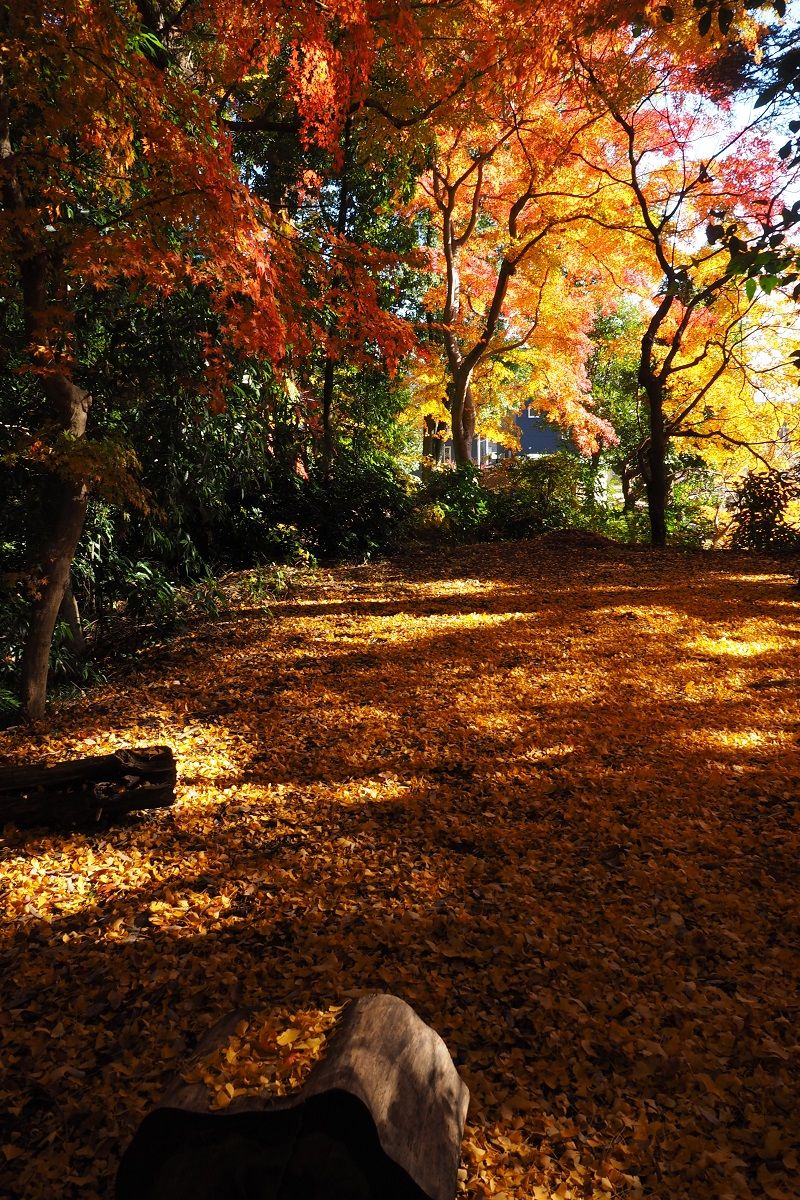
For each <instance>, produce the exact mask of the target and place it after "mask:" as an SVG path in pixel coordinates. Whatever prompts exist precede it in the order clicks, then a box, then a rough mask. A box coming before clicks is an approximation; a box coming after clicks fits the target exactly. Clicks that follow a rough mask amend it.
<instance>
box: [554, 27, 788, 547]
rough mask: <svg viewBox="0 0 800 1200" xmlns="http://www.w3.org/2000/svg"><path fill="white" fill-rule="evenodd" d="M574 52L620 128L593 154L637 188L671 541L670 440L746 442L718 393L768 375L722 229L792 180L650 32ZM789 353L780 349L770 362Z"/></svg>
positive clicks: (648, 450) (646, 388)
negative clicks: (612, 149) (724, 416)
mask: <svg viewBox="0 0 800 1200" xmlns="http://www.w3.org/2000/svg"><path fill="white" fill-rule="evenodd" d="M576 59H577V63H578V67H579V70H580V72H581V74H582V76H583V78H584V80H585V81H586V83H587V85H588V87H589V89H590V93H591V96H592V98H593V100H594V102H599V103H600V104H601V105H602V107H603V109H604V110H605V112H606V113H607V114H608V116H609V117H610V119H611V121H612V122H613V124H614V125H615V126H616V128H617V130H618V131H619V132H620V133H621V134H622V143H621V147H620V151H618V152H617V153H615V154H610V153H609V152H608V150H606V152H605V153H604V154H603V155H602V156H600V157H598V158H596V159H595V160H594V161H595V165H596V166H597V168H598V170H600V171H602V172H603V173H604V174H605V176H606V177H607V178H608V179H609V180H610V181H613V182H615V183H617V184H624V186H625V187H626V188H627V189H629V192H630V196H631V200H632V202H633V206H632V208H633V214H634V217H635V218H637V219H635V222H634V224H632V225H631V227H630V228H631V230H632V231H634V232H635V233H636V236H637V237H638V239H639V240H640V243H641V245H642V247H643V251H642V257H641V267H642V269H643V272H644V274H645V276H646V273H647V272H648V271H649V272H650V277H651V279H652V280H653V283H654V285H655V286H654V288H653V291H652V292H651V295H652V303H651V308H650V313H649V318H648V321H647V325H646V328H645V330H644V333H643V336H642V341H641V349H640V356H639V365H638V385H639V388H640V390H641V394H642V396H643V398H644V402H645V407H646V411H647V415H648V431H647V437H646V439H645V440H644V441H643V442H642V444H641V446H640V450H639V469H640V471H641V474H642V477H643V479H644V482H645V487H646V492H647V501H648V511H649V517H650V527H651V539H652V542H653V544H654V545H663V544H664V542H665V540H666V507H667V502H668V496H669V477H668V472H667V468H666V451H667V446H668V444H669V442H670V440H671V439H672V438H675V437H684V438H693V439H694V440H695V441H697V440H699V439H703V438H712V437H715V438H717V439H718V440H728V441H732V440H733V441H735V440H741V435H740V434H737V433H736V432H735V431H731V430H730V428H728V429H726V428H725V425H726V422H725V421H721V420H719V419H718V411H717V404H718V400H717V397H718V396H719V394H720V392H721V391H724V389H725V388H728V389H730V388H731V387H736V388H737V391H738V394H742V392H743V390H744V391H746V392H747V394H748V395H752V394H753V392H754V391H755V392H757V391H758V389H759V387H760V386H761V385H760V384H759V382H758V379H757V376H758V375H759V374H760V375H762V378H763V371H762V367H763V359H761V358H760V357H759V354H761V353H763V350H764V340H763V338H761V339H759V338H757V337H756V336H755V331H756V330H759V329H761V328H762V327H763V324H764V322H763V319H762V317H761V314H760V311H759V310H758V309H757V307H756V306H755V305H754V301H753V295H754V289H753V288H751V287H749V286H748V285H746V284H745V283H744V281H743V280H742V279H741V278H740V277H738V276H737V274H736V272H735V269H734V268H733V267H732V264H731V257H730V254H729V252H728V249H727V248H726V245H725V244H724V240H725V235H726V234H729V235H731V236H737V237H740V238H741V233H737V232H736V231H741V230H748V229H749V228H752V227H753V225H755V226H756V227H758V224H759V223H764V222H768V221H769V220H770V214H771V213H772V212H773V211H774V209H775V207H776V205H777V206H778V207H780V199H779V197H780V195H781V193H782V191H783V190H784V189H785V188H786V187H787V180H786V178H785V177H784V175H783V172H782V169H781V163H780V160H779V158H778V156H777V155H776V154H775V152H774V151H773V149H772V147H771V145H770V143H769V142H768V141H767V140H766V138H765V137H764V136H762V129H761V126H762V119H760V118H756V119H755V120H751V121H750V122H748V123H747V124H746V125H745V126H742V125H739V126H738V127H737V125H736V123H735V121H734V120H733V119H732V118H729V119H728V120H725V119H721V117H720V114H719V111H718V110H716V111H715V110H712V108H711V106H710V105H709V103H708V101H707V100H706V99H705V98H704V97H703V95H702V94H701V93H700V92H699V90H698V88H697V85H696V81H695V79H694V77H693V75H692V73H691V71H689V70H688V69H687V68H686V67H685V66H683V65H682V66H678V65H676V64H675V63H674V61H672V60H670V59H669V58H667V57H666V56H665V55H664V53H663V51H662V50H661V49H660V47H659V46H658V45H657V44H656V43H655V41H654V39H653V38H652V37H649V36H647V35H642V36H641V37H639V38H637V39H634V40H633V41H631V40H630V39H629V38H627V37H625V38H623V37H620V36H619V35H617V34H611V35H609V36H608V39H607V40H605V41H601V43H600V45H595V46H593V47H592V48H591V49H586V50H583V49H579V50H578V51H577V54H576ZM613 144H614V143H613V142H612V141H609V143H608V145H609V146H611V145H613ZM745 236H746V234H745ZM768 323H769V322H768V321H767V324H768ZM759 340H760V351H759V353H756V351H755V346H756V344H757V343H758V342H759ZM751 348H752V350H751ZM787 365H788V360H787V359H786V358H785V355H783V354H782V355H779V356H778V357H777V359H776V360H775V362H774V363H773V364H771V367H772V368H775V367H786V366H787ZM737 380H738V383H737ZM727 407H728V409H730V405H728V406H727ZM728 415H729V416H730V413H729V414H728ZM727 424H728V426H729V425H730V422H729V421H728V422H727Z"/></svg>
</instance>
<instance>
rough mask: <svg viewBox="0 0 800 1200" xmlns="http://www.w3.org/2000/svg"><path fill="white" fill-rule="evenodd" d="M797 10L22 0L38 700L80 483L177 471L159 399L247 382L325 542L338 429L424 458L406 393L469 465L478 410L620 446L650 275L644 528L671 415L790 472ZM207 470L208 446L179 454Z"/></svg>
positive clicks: (166, 402)
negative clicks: (621, 378)
mask: <svg viewBox="0 0 800 1200" xmlns="http://www.w3.org/2000/svg"><path fill="white" fill-rule="evenodd" d="M784 15H785V14H784V13H783V12H782V6H781V4H778V3H776V4H774V5H755V4H753V3H752V2H751V0H747V2H746V3H745V4H744V5H737V4H731V5H727V4H720V5H716V4H713V3H708V4H699V5H698V4H696V3H695V4H692V5H689V4H678V5H674V6H673V5H662V6H656V7H653V8H650V7H647V6H645V7H641V6H638V5H637V6H632V5H630V4H629V3H620V2H619V0H588V2H585V3H581V4H579V5H578V6H577V7H574V6H573V7H571V8H570V9H569V11H565V10H564V8H563V6H561V5H556V4H546V3H542V4H539V5H538V6H537V7H536V10H535V12H534V11H533V10H531V8H530V6H529V5H527V4H522V3H518V2H516V0H494V2H493V3H491V4H476V3H472V2H471V0H458V2H457V3H455V4H450V3H447V4H444V3H440V2H438V0H431V2H430V3H426V4H423V5H419V4H412V3H398V4H391V5H389V6H385V5H384V4H382V3H363V4H338V3H337V4H330V5H319V4H317V3H311V2H308V3H301V4H284V3H276V2H264V3H252V2H249V0H188V2H183V3H179V2H178V0H163V2H161V3H159V2H156V0H153V2H151V0H125V2H123V3H116V2H115V3H111V2H110V0H69V2H67V3H63V4H59V5H58V6H51V5H49V4H47V3H46V2H43V0H25V3H22V4H18V5H15V6H12V7H7V8H4V9H3V12H2V15H1V16H0V34H1V35H2V80H1V82H0V89H1V90H0V158H1V159H2V175H1V177H0V197H1V199H2V212H1V214H0V287H2V292H3V310H2V319H3V334H4V338H3V341H4V350H5V355H6V362H7V364H8V372H7V376H6V380H5V383H4V384H3V390H2V405H3V412H4V414H7V415H5V416H4V422H3V423H4V429H5V435H4V436H5V442H6V444H5V446H4V463H5V471H6V485H5V486H6V491H7V494H8V497H9V503H10V504H11V505H13V506H14V508H15V511H16V512H17V513H20V514H22V515H23V517H24V521H23V523H24V525H25V532H24V538H23V541H24V545H21V544H20V545H17V543H15V547H14V553H13V555H12V557H15V561H14V562H13V563H12V564H11V565H12V567H13V568H14V571H13V572H12V574H14V577H15V579H16V580H17V581H18V582H19V580H21V579H23V577H24V587H25V589H26V595H27V598H28V605H29V609H28V611H29V619H28V621H27V627H28V629H27V635H26V638H25V648H24V653H23V655H22V664H21V670H22V691H23V699H24V704H25V708H26V710H27V711H28V712H29V714H30V715H32V716H40V715H41V713H42V712H43V706H44V698H45V681H46V674H47V663H48V656H49V654H50V647H51V641H52V636H53V631H54V629H55V627H56V623H57V621H58V619H59V612H60V611H62V610H63V605H64V603H65V598H68V597H69V594H70V588H71V583H70V575H71V569H72V563H73V560H74V559H75V555H76V553H77V552H78V548H79V544H80V540H81V536H82V531H83V530H84V527H85V521H86V514H87V506H89V505H91V504H92V503H94V499H100V500H103V501H104V502H107V503H111V504H113V505H117V506H122V508H127V509H128V510H130V509H131V508H132V507H133V508H134V509H136V508H138V510H139V512H140V513H141V512H144V511H145V510H147V509H148V508H149V509H150V510H151V512H155V511H156V510H158V509H159V507H160V505H161V501H162V500H163V499H164V497H161V498H159V496H158V495H157V493H158V487H156V488H155V490H154V489H153V488H152V487H150V488H148V487H145V486H143V482H142V481H143V479H144V478H147V476H148V474H149V476H150V478H151V479H155V478H156V477H163V475H164V472H163V470H162V469H161V467H159V469H158V470H157V471H153V469H152V468H153V466H154V464H155V463H156V462H158V463H162V462H163V459H164V455H163V453H162V454H160V455H157V454H156V451H155V448H154V446H153V444H152V432H153V428H154V425H155V426H161V427H163V428H164V430H165V436H166V437H167V438H168V441H169V453H170V455H171V456H172V457H173V459H174V456H175V455H176V454H178V455H179V457H180V456H181V454H183V451H180V452H179V451H178V448H177V444H176V442H175V438H174V437H173V435H172V434H167V433H166V429H167V427H170V426H172V428H173V431H174V433H175V436H177V438H178V439H179V440H180V441H181V443H182V444H183V446H184V447H185V446H187V445H188V443H189V441H191V438H190V437H189V434H188V431H187V427H186V424H185V414H186V413H188V411H189V409H194V406H195V405H196V403H197V402H201V403H203V404H205V405H206V407H207V411H208V412H209V413H210V414H211V415H213V414H218V415H220V416H222V415H223V414H224V413H225V412H235V411H237V410H239V409H241V407H242V405H244V406H245V408H246V409H247V415H246V416H245V417H244V418H243V419H244V422H245V425H246V427H247V428H248V429H249V430H250V432H251V434H254V436H255V440H254V441H252V442H251V443H250V444H251V446H253V447H255V446H256V445H257V444H258V445H259V446H260V449H259V450H258V452H257V455H256V456H257V457H258V454H260V455H262V456H263V458H264V461H265V462H266V461H268V462H269V463H271V464H272V467H271V468H270V469H272V470H277V469H278V467H277V466H275V464H276V463H279V464H280V471H281V472H282V479H283V482H281V483H280V484H277V483H276V482H275V480H274V479H272V482H271V483H269V485H265V487H266V491H267V492H269V493H270V494H271V495H273V496H277V495H281V496H283V497H284V499H286V491H287V487H288V489H289V492H291V490H292V488H295V489H296V483H292V481H291V480H292V477H293V478H294V479H295V481H296V480H297V479H301V480H302V479H316V477H317V475H318V476H319V478H318V491H317V493H316V494H317V498H318V499H317V501H315V503H318V504H319V505H321V506H322V507H321V510H320V514H319V515H318V517H317V518H315V520H316V522H317V527H318V529H319V530H320V534H319V536H320V538H321V539H322V541H323V542H325V540H326V539H327V541H328V542H330V540H331V519H330V515H331V512H332V509H331V500H330V498H331V497H332V496H333V495H334V494H339V493H336V487H337V486H338V485H336V483H335V475H336V471H337V469H338V468H337V465H336V464H337V460H338V461H339V465H340V467H341V468H342V470H344V476H345V477H346V475H347V470H349V468H345V467H344V463H343V460H342V455H344V457H345V458H346V457H347V452H348V447H350V449H351V450H352V448H353V447H354V446H357V445H358V446H361V447H362V449H363V447H364V446H365V445H366V444H369V445H370V446H371V447H372V451H371V452H376V453H379V454H380V453H385V454H386V455H388V456H389V458H394V459H395V460H396V461H400V460H402V457H403V454H404V453H405V451H404V449H403V446H402V442H403V436H404V435H403V434H402V432H401V431H402V428H403V418H401V413H402V412H403V410H405V412H406V417H405V426H406V428H408V426H409V423H413V422H421V421H422V419H423V418H426V419H427V420H428V421H429V422H431V421H432V422H433V426H432V428H433V430H434V434H435V435H436V436H439V435H440V434H444V433H446V432H449V433H450V434H451V436H452V441H453V450H454V455H455V459H456V461H457V462H458V463H460V464H462V465H464V464H467V463H468V462H469V461H470V458H471V456H472V443H473V439H474V436H475V435H476V434H477V435H478V436H481V435H483V436H484V437H485V436H488V435H489V434H492V435H493V436H495V438H496V439H498V440H499V441H500V442H505V443H506V444H508V445H513V444H514V441H515V438H516V433H515V431H514V430H515V426H514V417H515V414H516V413H518V412H519V410H520V409H521V408H522V407H523V406H526V407H530V406H533V408H535V409H536V410H538V411H540V412H542V413H543V414H545V415H547V416H548V417H549V418H550V419H551V420H554V421H555V422H556V423H558V424H559V425H560V426H561V427H562V428H563V429H564V430H565V432H566V433H567V434H568V436H570V437H571V438H572V439H573V441H574V443H575V445H576V446H577V447H578V449H579V450H580V451H581V452H582V453H583V454H584V455H586V456H588V457H591V456H597V455H598V454H599V453H601V452H602V451H603V450H604V449H605V450H610V448H611V447H612V446H614V445H615V444H616V443H617V442H618V440H619V436H620V435H619V432H618V431H617V430H616V429H615V428H614V425H613V420H611V419H610V415H609V413H608V412H606V413H603V412H601V411H600V410H599V409H598V407H597V401H596V398H595V397H593V395H592V390H591V381H590V373H589V364H590V361H591V358H592V354H593V343H592V338H591V331H592V329H593V328H594V326H595V324H596V322H597V320H598V319H600V318H602V317H603V315H604V314H609V313H611V312H612V311H613V310H614V309H615V308H617V307H619V306H620V305H623V306H624V305H625V304H629V303H631V301H632V298H633V297H636V298H637V299H636V303H637V304H638V306H639V311H640V313H641V314H642V319H643V321H644V331H643V334H642V340H641V348H640V360H639V366H638V370H637V377H636V381H635V383H632V386H633V387H634V389H635V392H636V394H635V396H634V397H633V398H632V400H633V403H634V404H636V405H643V411H646V413H647V429H646V430H643V434H642V437H641V439H640V442H639V445H638V447H637V449H636V465H635V471H634V473H638V475H639V476H640V477H641V480H642V482H643V485H644V488H645V490H646V493H647V499H648V507H649V517H650V526H651V534H652V538H653V540H654V541H655V542H656V543H659V542H663V540H664V538H665V537H666V515H665V514H666V509H667V506H668V504H669V500H670V495H671V478H670V474H669V470H668V468H667V456H668V453H669V447H670V443H671V442H673V441H675V440H676V439H684V440H685V441H686V442H688V443H689V445H690V447H691V449H692V451H693V452H694V453H695V454H696V455H698V456H699V457H700V458H703V459H709V461H711V460H712V459H713V457H714V456H717V458H719V455H720V453H728V452H729V451H731V450H732V449H733V448H738V449H741V450H745V451H747V450H748V449H750V450H751V451H752V458H753V461H755V462H758V461H760V462H761V463H762V464H764V465H765V466H767V467H771V466H772V465H778V466H780V467H784V466H786V463H785V462H783V460H781V462H780V463H777V464H776V463H775V460H776V455H777V456H778V457H780V454H781V453H782V452H783V451H782V450H781V449H780V447H784V448H785V444H786V440H787V434H786V430H788V429H793V428H794V425H795V421H794V417H793V413H794V393H793V383H792V382H790V380H791V379H792V378H793V377H792V376H791V374H790V372H791V371H792V370H794V369H795V368H796V366H797V363H798V361H800V342H798V339H797V332H796V326H797V320H796V313H795V311H794V309H793V308H791V304H792V303H793V302H792V300H791V294H792V292H793V291H795V292H796V290H797V286H798V285H797V279H798V274H797V270H796V265H797V264H796V256H797V251H796V249H795V243H794V242H793V240H792V238H793V232H794V229H795V226H796V224H797V221H798V217H800V201H797V200H796V199H795V192H794V191H793V189H794V187H795V177H796V174H797V167H798V156H797V155H796V152H795V151H796V148H795V146H794V142H793V140H792V136H791V135H792V133H793V132H796V130H795V128H794V127H795V125H796V121H793V120H791V119H790V117H789V115H788V114H786V112H785V105H786V102H787V97H789V98H790V97H791V93H792V89H793V87H794V86H795V78H796V77H795V75H794V74H793V67H792V63H793V61H794V60H793V59H792V51H791V49H789V48H787V35H786V32H785V27H784V24H783V18H784ZM773 45H774V47H775V48H774V49H772V47H773ZM762 46H765V47H767V53H766V56H765V55H764V52H763V50H762ZM759 64H761V65H759ZM748 89H749V90H748ZM748 96H749V98H750V103H752V102H753V100H755V101H756V108H755V109H754V110H750V111H748V110H747V109H746V103H747V97H748ZM773 121H774V122H776V123H777V125H776V127H777V130H778V134H779V136H778V137H777V138H776V137H775V136H773V133H772V132H771V124H770V123H771V122H773ZM787 122H788V134H789V140H788V141H783V137H784V132H785V131H784V129H783V127H784V126H785V125H787ZM781 143H783V144H781ZM785 297H788V298H789V299H785ZM123 362H125V363H126V364H127V365H126V366H125V367H124V369H120V364H121V363H123ZM194 411H195V412H196V414H197V416H196V419H197V420H199V421H200V422H201V423H202V422H203V421H204V420H205V418H203V417H201V416H200V415H199V410H196V409H194ZM170 414H173V415H170ZM175 414H184V415H178V416H177V417H175V416H174V415H175ZM176 421H177V423H176ZM254 431H261V432H257V433H254ZM778 431H782V432H780V434H779V432H778ZM248 436H249V435H248ZM216 445H217V447H218V450H219V455H220V456H224V455H225V454H227V451H225V450H223V448H222V443H220V442H217V443H216ZM776 446H778V450H776V449H775V447H776ZM204 453H205V452H204ZM235 453H236V456H239V454H240V452H239V450H238V449H237V450H236V452H235ZM398 456H399V459H398ZM201 457H202V456H201ZM207 457H208V456H207V454H206V458H207ZM784 457H785V456H784ZM737 461H738V460H737ZM174 465H175V463H174V461H173V462H171V463H170V464H169V466H168V468H167V474H168V475H171V474H174V471H173V467H174ZM631 469H633V460H632V461H631V463H630V464H629V471H630V470H631ZM185 470H186V472H187V480H188V477H189V476H191V475H197V476H198V477H199V476H203V475H204V473H205V468H204V467H203V465H202V463H199V462H198V461H196V460H195V459H192V456H191V455H189V457H188V459H187V461H186V466H185ZM236 470H238V468H235V469H234V474H235V471H236ZM258 470H260V468H258ZM258 470H257V471H256V474H258ZM142 472H143V474H142ZM212 476H213V477H218V478H219V479H220V480H222V479H223V478H226V479H229V480H232V479H233V476H232V475H231V472H230V470H228V469H227V468H226V469H223V470H222V471H221V472H219V471H216V469H215V470H214V471H212V472H211V474H210V475H208V476H207V478H209V479H210V478H211V477H212ZM254 478H255V477H253V479H254ZM242 482H243V487H242V488H241V489H240V492H241V497H240V498H241V499H245V493H248V500H249V501H252V503H253V504H254V505H255V507H256V508H258V505H259V504H262V501H263V497H261V498H259V497H258V496H257V495H256V493H257V492H258V487H257V486H255V483H253V486H251V484H250V483H246V482H245V481H244V480H243V481H242ZM219 486H220V487H223V488H224V487H225V486H227V485H225V484H223V483H220V485H219ZM315 486H316V485H315ZM215 488H216V485H213V486H211V485H210V493H213V492H214V490H215ZM276 489H277V490H276ZM186 490H187V493H188V492H189V491H191V488H189V489H186ZM173 491H174V489H173ZM216 495H217V499H218V497H219V490H218V489H217V492H216ZM326 496H327V499H326V498H325V497H326ZM186 503H187V504H194V501H193V500H192V499H191V497H190V496H189V495H188V494H187V496H186ZM210 503H211V506H212V507H213V505H214V503H216V501H214V500H211V501H210ZM287 503H288V502H287ZM337 503H338V502H337ZM326 505H327V511H328V516H325V515H324V512H323V511H322V510H324V509H325V506H326ZM276 506H277V508H279V507H280V505H279V504H278V503H277V501H276ZM195 507H196V505H195ZM207 507H208V506H207ZM290 510H291V505H289V507H288V509H287V511H290ZM325 528H327V529H328V532H327V534H326V533H325V532H324V529H325ZM11 540H12V541H13V540H14V539H11ZM17 540H18V539H17ZM16 559H19V562H17V561H16ZM15 586H16V585H15Z"/></svg>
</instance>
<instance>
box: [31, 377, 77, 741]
mask: <svg viewBox="0 0 800 1200" xmlns="http://www.w3.org/2000/svg"><path fill="white" fill-rule="evenodd" d="M45 390H46V392H47V394H48V399H49V400H50V401H51V407H52V409H53V416H54V417H55V418H56V420H57V424H58V428H60V429H61V430H64V431H65V432H67V433H69V434H70V435H71V436H72V437H73V438H81V437H83V436H84V434H85V432H86V418H87V415H88V412H89V403H90V400H89V396H88V394H87V393H86V392H85V391H84V390H83V388H80V387H78V386H77V385H76V384H74V383H72V382H71V380H69V379H67V378H66V377H64V376H58V375H57V376H53V377H51V378H49V379H48V380H47V381H46V383H45ZM88 495H89V492H88V488H87V487H86V484H85V483H83V482H81V481H80V480H75V479H69V478H65V477H63V476H61V475H57V474H55V473H53V474H50V475H49V476H47V477H46V478H45V479H44V481H43V496H42V522H41V524H42V528H43V529H44V530H46V533H45V535H44V536H43V538H42V542H41V544H40V547H39V553H38V563H37V568H38V570H39V571H40V573H41V574H40V583H39V586H38V590H37V595H36V598H35V599H34V601H33V603H32V606H31V615H30V622H29V625H28V633H27V637H26V639H25V646H24V648H23V652H22V706H23V712H24V714H25V716H26V717H27V719H28V720H29V721H38V720H39V719H40V718H41V717H43V716H44V711H45V701H46V697H47V675H48V666H49V659H50V646H51V643H52V640H53V631H54V629H55V626H56V620H57V619H58V613H59V609H60V608H61V604H62V602H63V600H64V593H65V591H66V587H67V584H68V582H69V574H70V570H71V568H72V560H73V558H74V557H75V550H76V548H77V545H78V540H79V538H80V536H81V530H82V529H83V521H84V518H85V516H86V504H87V501H88Z"/></svg>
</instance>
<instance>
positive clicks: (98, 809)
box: [0, 746, 176, 828]
mask: <svg viewBox="0 0 800 1200" xmlns="http://www.w3.org/2000/svg"><path fill="white" fill-rule="evenodd" d="M175 779H176V768H175V757H174V755H173V753H172V751H171V750H170V748H169V746H142V747H139V748H137V749H132V750H118V751H116V753H114V754H103V755H98V756H97V757H95V758H79V759H75V760H74V761H72V762H65V763H58V764H57V765H56V766H53V767H3V768H0V826H2V825H6V824H8V823H9V822H12V823H13V824H15V825H18V826H20V827H24V826H31V825H46V826H50V827H56V828H64V827H69V826H70V825H85V824H90V823H92V822H94V821H98V820H99V819H100V818H101V817H112V818H113V817H117V816H120V815H121V814H123V813H127V812H132V811H135V810H137V809H140V808H168V807H169V806H170V805H171V804H173V803H174V801H175Z"/></svg>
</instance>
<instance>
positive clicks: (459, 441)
mask: <svg viewBox="0 0 800 1200" xmlns="http://www.w3.org/2000/svg"><path fill="white" fill-rule="evenodd" d="M470 378H471V372H470V374H465V373H464V372H461V371H460V372H457V373H456V375H455V378H454V380H453V384H452V387H451V389H450V424H451V426H452V430H453V457H454V458H455V460H456V463H457V464H458V466H460V467H463V466H465V465H466V464H467V463H469V462H471V461H472V439H473V438H474V437H475V401H474V398H473V395H472V388H471V387H470Z"/></svg>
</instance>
